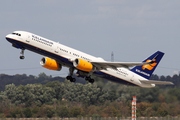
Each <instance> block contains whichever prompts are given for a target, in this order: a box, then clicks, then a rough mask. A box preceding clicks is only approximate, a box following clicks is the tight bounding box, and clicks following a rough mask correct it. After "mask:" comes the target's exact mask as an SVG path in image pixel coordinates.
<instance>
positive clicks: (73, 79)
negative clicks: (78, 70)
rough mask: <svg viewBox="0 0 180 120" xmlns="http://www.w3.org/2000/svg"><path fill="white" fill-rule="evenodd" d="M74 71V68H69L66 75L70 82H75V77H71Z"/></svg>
mask: <svg viewBox="0 0 180 120" xmlns="http://www.w3.org/2000/svg"><path fill="white" fill-rule="evenodd" d="M73 72H74V68H69V75H68V76H67V77H66V79H67V80H70V81H71V82H76V79H75V78H73V77H72V75H73Z"/></svg>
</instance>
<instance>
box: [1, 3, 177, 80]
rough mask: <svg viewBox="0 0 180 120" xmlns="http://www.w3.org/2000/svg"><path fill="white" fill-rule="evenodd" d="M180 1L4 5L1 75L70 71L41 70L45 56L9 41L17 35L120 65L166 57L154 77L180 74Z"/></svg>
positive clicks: (63, 70)
mask: <svg viewBox="0 0 180 120" xmlns="http://www.w3.org/2000/svg"><path fill="white" fill-rule="evenodd" d="M179 6H180V1H179V0H29V1H25V0H1V1H0V43H1V44H0V55H1V63H0V64H1V65H0V74H8V75H15V74H27V75H35V76H37V75H39V74H40V73H43V72H44V73H45V74H47V75H52V76H62V77H63V76H67V74H68V73H69V72H68V69H67V68H63V69H62V71H60V72H59V71H52V70H48V69H45V68H43V67H41V65H40V63H39V62H40V60H41V58H42V57H44V56H42V55H39V54H36V53H33V52H31V51H28V50H25V59H24V60H20V59H19V56H20V52H21V50H20V49H16V48H14V47H12V46H11V44H10V43H9V42H8V41H6V39H5V36H6V35H7V34H9V33H12V32H13V31H16V30H23V31H28V32H32V33H34V34H37V35H40V36H42V37H45V38H48V39H50V40H53V41H56V42H59V43H61V44H64V45H66V46H69V47H72V48H74V49H77V50H80V51H83V52H85V53H88V54H90V55H93V56H96V57H102V58H103V59H105V60H106V61H111V53H112V52H113V53H114V61H116V62H141V61H143V60H144V59H145V58H147V57H148V56H150V55H151V54H153V53H154V52H156V51H162V52H164V53H165V55H164V57H163V59H162V60H161V62H160V64H159V65H158V67H157V68H156V70H155V71H154V74H157V75H165V76H167V75H170V76H172V75H173V72H174V71H180V64H179V62H180V52H179V51H180V47H179V46H180V7H179Z"/></svg>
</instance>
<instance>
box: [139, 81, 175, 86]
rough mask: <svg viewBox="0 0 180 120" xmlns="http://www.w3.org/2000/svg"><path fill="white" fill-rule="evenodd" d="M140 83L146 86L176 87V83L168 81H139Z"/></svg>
mask: <svg viewBox="0 0 180 120" xmlns="http://www.w3.org/2000/svg"><path fill="white" fill-rule="evenodd" d="M139 81H140V82H141V83H144V84H159V85H174V83H172V82H168V81H155V80H139Z"/></svg>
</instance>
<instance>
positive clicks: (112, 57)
mask: <svg viewBox="0 0 180 120" xmlns="http://www.w3.org/2000/svg"><path fill="white" fill-rule="evenodd" d="M111 62H114V53H113V51H112V53H111Z"/></svg>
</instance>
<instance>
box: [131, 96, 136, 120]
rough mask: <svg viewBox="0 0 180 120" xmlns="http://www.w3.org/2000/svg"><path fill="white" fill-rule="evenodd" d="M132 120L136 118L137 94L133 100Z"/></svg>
mask: <svg viewBox="0 0 180 120" xmlns="http://www.w3.org/2000/svg"><path fill="white" fill-rule="evenodd" d="M132 120H136V96H133V100H132Z"/></svg>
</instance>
